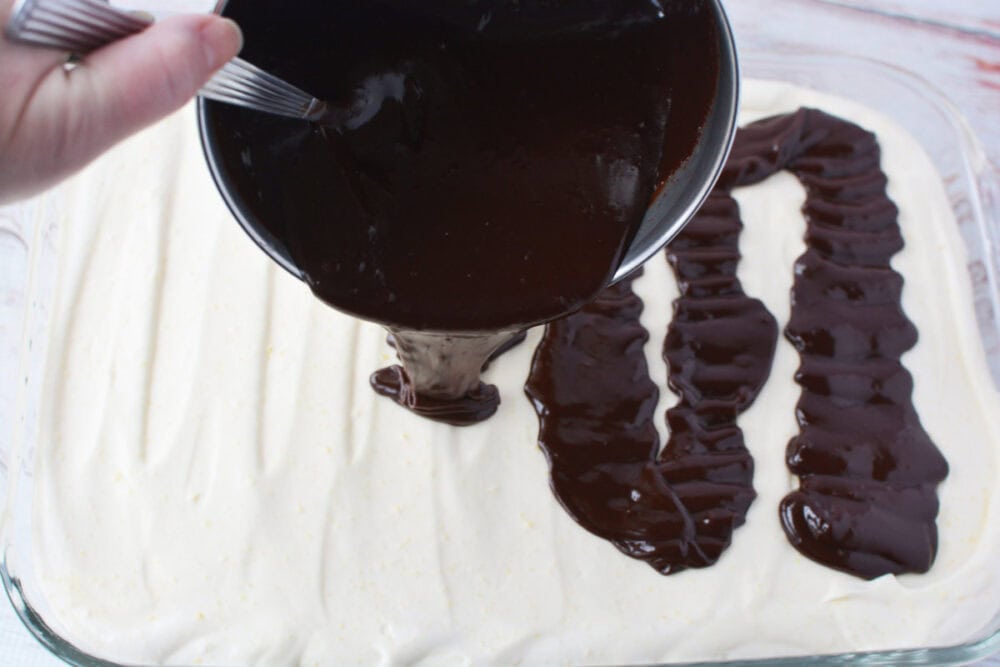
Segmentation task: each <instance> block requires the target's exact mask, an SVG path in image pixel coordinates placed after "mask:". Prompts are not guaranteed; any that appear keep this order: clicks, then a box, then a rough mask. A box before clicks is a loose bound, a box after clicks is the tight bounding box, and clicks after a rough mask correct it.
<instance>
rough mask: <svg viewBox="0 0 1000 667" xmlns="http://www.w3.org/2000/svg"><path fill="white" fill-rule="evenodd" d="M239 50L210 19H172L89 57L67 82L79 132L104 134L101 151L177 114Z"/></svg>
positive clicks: (225, 24)
mask: <svg viewBox="0 0 1000 667" xmlns="http://www.w3.org/2000/svg"><path fill="white" fill-rule="evenodd" d="M242 45H243V36H242V34H241V33H240V29H239V27H237V25H236V24H235V23H234V22H232V21H230V20H228V19H223V18H220V17H218V16H214V15H202V16H175V17H171V18H168V19H165V20H164V21H163V22H161V23H158V24H154V25H153V26H151V27H150V28H149V29H147V30H146V31H144V32H142V33H141V34H139V35H135V36H133V37H130V38H128V39H125V40H122V41H120V42H116V43H114V44H111V45H109V46H107V47H105V48H103V49H100V50H99V51H96V52H94V53H92V54H90V55H89V56H87V58H86V60H85V61H84V64H83V66H82V67H80V68H79V69H80V71H78V72H73V75H72V76H71V77H69V78H70V80H71V81H70V82H71V83H72V88H73V89H74V90H73V93H75V94H78V95H79V96H80V97H83V99H75V100H73V102H74V103H75V104H78V105H79V107H78V108H79V109H80V110H81V111H80V113H82V114H84V115H90V116H91V118H86V117H84V118H80V119H79V122H80V125H81V126H82V127H90V128H97V129H102V128H103V129H104V130H105V131H107V132H108V135H107V136H103V137H101V136H96V137H94V138H93V140H94V141H95V143H96V144H98V145H99V147H100V148H104V147H106V145H110V143H113V142H114V141H117V140H118V139H120V138H122V137H124V136H126V135H128V134H131V133H132V132H135V131H136V130H138V129H140V128H142V127H145V126H147V125H149V124H150V123H152V122H154V121H156V120H158V119H160V118H162V117H163V116H166V115H167V114H169V113H171V112H173V111H175V110H177V109H179V108H180V107H181V106H183V105H184V103H185V102H187V101H188V100H190V99H191V97H193V96H194V94H195V93H196V92H197V91H198V89H199V88H200V87H201V86H202V85H204V83H205V82H206V81H208V79H209V78H210V77H211V76H212V74H214V73H215V71H216V70H218V69H219V68H220V67H222V66H223V65H224V64H225V63H226V62H228V61H229V60H230V59H232V58H233V57H234V56H235V55H236V54H237V53H238V52H239V50H240V48H241V47H242Z"/></svg>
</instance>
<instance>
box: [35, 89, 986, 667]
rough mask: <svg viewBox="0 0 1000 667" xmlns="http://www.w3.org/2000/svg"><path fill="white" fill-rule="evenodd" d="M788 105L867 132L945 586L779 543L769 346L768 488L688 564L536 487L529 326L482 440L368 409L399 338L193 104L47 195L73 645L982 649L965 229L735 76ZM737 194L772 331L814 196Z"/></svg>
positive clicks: (909, 185) (785, 354) (51, 492)
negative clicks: (253, 221)
mask: <svg viewBox="0 0 1000 667" xmlns="http://www.w3.org/2000/svg"><path fill="white" fill-rule="evenodd" d="M800 106H812V107H817V108H822V109H824V110H826V111H829V112H831V113H834V114H836V115H839V116H842V117H844V118H846V119H848V120H851V121H854V122H856V123H858V124H860V125H862V126H864V127H866V128H868V129H870V130H872V131H874V132H876V133H877V135H878V138H879V141H880V143H881V146H882V152H883V162H882V164H883V168H884V170H885V171H886V173H887V174H888V175H889V179H890V182H889V196H890V197H891V198H892V199H893V200H894V201H895V202H896V204H897V205H898V206H899V209H900V215H899V223H900V225H901V227H902V230H903V235H904V238H905V239H906V248H905V249H904V250H903V251H902V252H900V253H899V254H898V255H897V256H896V257H895V258H894V259H893V262H892V264H893V267H894V268H896V269H897V270H898V271H899V272H900V273H902V274H903V276H904V277H905V280H906V285H905V288H904V290H903V307H904V310H905V311H906V314H907V316H908V317H909V318H910V319H911V320H912V321H913V322H914V324H915V325H916V326H917V328H918V330H919V332H920V341H919V343H918V345H917V346H916V347H915V348H914V349H913V350H912V351H910V352H908V353H907V354H906V355H905V356H904V357H903V360H902V361H903V364H904V365H905V366H906V367H907V368H908V369H909V370H910V371H911V372H912V374H913V376H914V382H915V388H914V396H913V400H914V404H915V406H916V409H917V411H918V413H919V415H920V418H921V420H922V423H923V426H924V428H925V429H926V430H927V432H928V434H929V435H930V437H931V438H932V439H933V441H934V442H935V443H936V444H937V446H938V447H939V448H940V449H941V451H942V453H943V454H944V456H945V457H946V458H947V460H948V463H949V466H950V473H949V475H948V477H947V479H946V480H945V481H944V482H943V483H942V484H941V486H940V487H939V497H940V501H941V509H940V514H939V516H938V529H939V536H940V547H939V551H938V554H937V559H936V562H935V564H934V566H933V567H932V569H931V570H930V572H929V573H927V574H925V575H919V576H915V575H905V576H899V577H895V576H885V577H882V578H879V579H876V580H874V581H871V582H866V581H862V580H860V579H856V578H854V577H851V576H849V575H846V574H843V573H840V572H836V571H833V570H831V569H828V568H826V567H823V566H821V565H819V564H817V563H815V562H813V561H811V560H808V559H807V558H805V557H804V556H802V555H800V554H799V553H798V552H797V551H795V549H793V548H792V547H791V546H790V544H789V543H788V542H787V540H786V538H785V536H784V534H783V532H782V529H781V525H780V522H779V519H778V511H777V508H778V504H779V502H780V501H781V498H782V497H784V496H785V495H786V494H787V493H788V492H789V491H791V490H793V489H794V488H796V486H797V478H795V477H793V476H792V475H791V474H790V473H789V472H788V470H787V468H786V465H785V460H784V453H785V445H786V444H787V443H788V441H789V439H790V438H791V437H792V436H793V435H794V434H795V433H796V432H797V427H796V422H795V412H794V411H795V403H796V400H797V399H798V396H799V387H798V386H797V385H796V384H795V383H794V381H793V375H794V372H795V369H796V367H797V365H798V355H797V354H796V352H795V351H794V349H793V348H792V347H791V346H790V345H789V344H788V342H787V341H785V340H784V339H783V338H782V339H780V340H779V341H778V348H777V352H776V356H775V362H774V366H773V369H772V371H771V376H770V379H769V380H768V382H767V383H766V384H765V385H764V387H763V389H762V390H761V393H760V395H759V397H758V399H757V401H756V403H754V405H753V406H752V407H751V408H750V409H749V410H748V411H747V412H746V413H745V414H744V415H742V417H741V418H740V422H739V423H740V425H741V426H742V428H743V430H744V434H745V439H746V444H747V447H748V449H749V450H750V452H751V454H752V455H753V457H754V460H755V474H754V477H753V484H754V487H755V489H756V491H757V494H758V496H757V498H756V500H755V501H754V502H753V504H752V505H751V507H750V509H749V512H748V514H747V520H746V524H745V525H744V526H743V527H741V528H739V529H738V530H736V532H735V533H734V535H733V543H732V546H731V547H730V548H729V549H728V551H726V552H725V553H724V554H723V556H722V557H721V559H720V560H719V562H718V563H717V564H715V565H714V566H712V567H709V568H706V569H701V570H689V571H685V572H682V573H680V574H676V575H672V576H661V575H660V574H658V573H657V572H655V571H654V570H653V569H652V568H650V567H648V566H647V565H646V564H644V563H642V562H640V561H636V560H633V559H630V558H626V557H625V556H623V555H622V554H621V553H619V552H618V551H617V550H616V549H615V548H614V547H613V546H611V545H610V544H609V543H607V542H605V541H604V540H602V539H599V538H597V537H595V536H593V535H591V534H590V533H588V532H586V531H585V530H583V529H582V528H581V527H580V526H579V525H578V524H576V523H575V522H574V521H573V519H571V518H570V517H569V516H568V515H567V514H566V513H565V512H564V511H563V510H562V508H561V507H560V506H559V504H558V503H557V501H556V500H555V498H554V497H553V495H552V493H551V491H550V490H549V485H548V484H549V481H548V473H547V466H546V461H545V458H544V456H543V455H542V454H541V452H540V451H539V450H538V447H537V445H536V437H537V434H538V421H537V418H536V415H535V413H534V411H533V409H532V407H531V405H530V404H529V403H528V400H527V399H526V398H525V396H524V392H523V387H524V382H525V378H526V377H527V373H528V368H529V364H530V360H531V355H532V352H533V350H534V347H535V345H536V344H537V342H538V340H539V336H540V331H538V330H534V331H531V332H530V333H529V336H528V340H527V341H526V342H525V343H524V344H522V345H521V346H519V347H517V348H515V349H514V350H512V351H510V352H508V353H506V354H505V355H504V356H503V357H502V358H501V359H500V360H498V361H497V362H496V363H494V364H493V365H492V366H491V367H490V369H489V370H488V371H487V373H486V375H485V379H486V381H488V382H492V383H495V384H496V385H497V386H498V387H499V389H500V392H501V396H502V400H503V402H502V404H501V406H500V408H499V411H498V413H497V414H496V416H495V417H493V418H492V419H490V420H488V421H486V422H483V423H481V424H477V425H475V426H471V427H467V428H454V427H449V426H444V425H441V424H437V423H433V422H430V421H427V420H423V419H420V418H419V417H416V416H414V415H413V414H411V413H409V412H407V411H405V410H403V409H402V408H400V407H399V406H397V405H395V404H394V403H392V402H391V401H388V400H385V399H384V398H380V397H379V396H377V395H376V394H375V393H374V392H373V391H372V390H371V388H370V386H369V383H368V377H369V374H370V373H371V372H372V371H373V370H374V369H376V368H378V367H380V366H384V365H386V364H387V363H390V362H391V361H392V360H393V357H394V353H393V351H392V350H391V348H389V347H388V345H386V343H385V336H384V334H383V332H382V330H381V329H380V328H379V327H377V326H376V325H373V324H369V323H365V322H361V321H358V320H355V319H352V318H350V317H347V316H345V315H342V314H340V313H338V312H336V311H334V310H332V309H330V308H328V307H326V306H325V305H323V304H322V303H320V302H319V301H318V300H317V299H316V298H314V297H313V296H312V294H311V293H310V292H309V290H308V289H307V288H306V287H305V285H303V284H301V283H299V282H298V281H296V280H294V279H293V278H291V277H290V276H289V275H287V274H285V273H284V272H282V270H281V269H279V268H278V267H277V266H276V265H274V264H273V263H272V262H271V261H270V260H268V259H267V258H266V257H265V256H264V254H263V253H261V252H260V251H259V250H258V249H257V248H256V247H255V246H254V245H253V243H252V242H251V241H250V240H249V239H248V238H247V237H246V236H245V235H244V234H243V232H242V231H241V230H240V229H239V227H238V226H237V225H236V223H235V222H234V221H233V219H232V217H231V215H230V214H229V213H228V211H227V210H226V208H225V206H224V205H223V203H222V200H221V198H220V197H219V195H218V194H217V192H216V190H215V188H214V186H213V184H212V182H211V179H210V177H209V175H208V171H207V168H206V166H205V164H204V159H203V157H202V154H201V150H200V147H199V145H198V140H197V130H196V126H195V121H194V115H193V113H192V112H191V109H187V110H185V111H183V112H181V113H179V114H178V115H176V116H174V117H172V118H171V119H169V120H167V121H165V122H163V123H161V124H160V125H158V126H156V127H155V128H153V129H151V130H149V131H147V132H145V133H143V134H141V135H139V136H137V137H135V138H133V139H131V140H129V141H128V142H126V143H125V144H123V145H121V146H120V147H119V148H117V149H115V150H114V151H113V152H112V153H110V154H108V155H106V156H105V157H103V158H102V159H101V160H100V161H99V162H97V163H96V164H94V165H93V166H92V167H91V168H89V169H88V170H87V171H85V172H84V173H82V174H81V175H79V176H78V177H77V178H75V179H74V180H73V181H71V182H70V183H68V184H66V185H65V186H64V187H62V188H61V189H60V190H59V191H58V192H57V193H55V194H54V195H53V197H54V204H55V205H56V206H57V207H58V209H59V210H60V211H61V216H62V235H61V241H60V243H61V249H60V265H59V274H58V279H57V284H58V286H57V291H56V296H55V299H56V303H55V309H54V310H55V315H54V319H53V322H52V325H51V332H52V333H51V340H50V344H49V345H50V347H49V352H48V355H49V357H48V365H47V369H48V370H47V377H46V382H45V389H44V396H43V410H42V422H41V431H40V433H41V435H40V440H39V446H38V451H37V461H36V464H37V466H36V474H37V487H36V498H35V505H34V511H35V516H34V526H35V531H36V534H35V538H36V540H35V556H36V559H37V562H36V567H37V569H38V573H39V575H40V579H41V581H42V583H43V587H44V591H45V594H46V597H47V599H48V602H49V603H50V604H51V606H52V608H53V610H54V611H55V613H56V620H57V621H58V625H59V626H60V628H59V629H60V630H62V631H64V632H65V633H66V634H67V635H68V636H69V637H70V638H71V639H72V640H73V641H75V642H76V643H78V645H79V646H80V647H81V648H84V649H86V650H88V651H91V652H93V653H94V654H96V655H99V656H101V657H105V658H109V659H114V660H117V661H123V662H143V663H152V664H160V663H166V664H206V665H268V666H271V665H276V666H278V665H280V666H298V665H303V666H305V665H310V666H311V665H423V666H425V667H430V666H432V665H510V664H523V665H559V664H565V665H571V664H572V665H586V664H623V663H649V662H666V661H675V660H712V659H727V658H736V657H762V656H777V655H801V654H815V653H833V652H843V651H862V650H873V649H890V648H902V647H914V646H936V645H946V644H954V643H958V642H960V641H962V640H965V639H969V638H974V637H976V636H978V634H979V633H980V632H981V631H982V630H983V628H984V626H985V625H986V624H987V623H988V622H989V621H990V620H991V619H992V617H993V616H994V615H995V614H996V613H997V611H998V607H1000V603H998V602H997V601H998V600H1000V569H998V568H997V567H996V558H997V555H998V554H1000V494H997V493H996V492H995V491H994V489H995V487H996V479H997V476H998V473H1000V471H998V469H997V468H998V459H997V457H998V452H1000V424H997V423H996V420H995V418H991V416H994V417H995V415H997V414H1000V396H998V393H997V390H996V387H995V386H994V385H993V383H992V381H991V379H990V377H989V375H988V371H987V367H986V362H985V357H984V353H983V351H982V344H981V342H980V339H979V337H978V333H977V329H976V324H975V317H974V314H973V310H972V295H971V290H970V286H969V278H968V275H967V272H966V267H965V257H964V250H963V247H962V243H961V240H960V238H959V235H958V232H957V229H956V224H955V220H954V218H953V215H952V213H951V209H950V207H949V204H948V200H947V197H946V195H945V191H944V189H943V187H942V184H941V182H940V180H939V177H938V176H937V174H936V172H935V171H934V168H933V165H932V164H931V163H930V161H929V159H928V158H927V157H926V155H925V154H924V153H923V152H922V150H921V149H920V148H919V146H918V144H916V143H915V141H914V140H913V139H911V138H910V137H909V136H908V135H907V134H905V133H904V131H903V130H901V129H900V128H899V127H897V126H896V125H894V124H893V123H892V122H890V121H889V120H887V119H886V118H884V117H882V116H880V115H877V114H875V113H872V112H871V111H868V110H866V109H864V108H862V107H860V106H858V105H856V104H854V103H852V102H849V101H846V100H842V99H837V98H833V97H828V96H825V95H820V94H817V93H813V92H809V91H806V90H802V89H796V88H792V87H790V86H787V85H784V84H773V83H764V82H748V83H747V84H746V86H745V91H744V99H743V110H742V115H741V122H747V121H750V120H754V119H757V118H760V117H763V116H767V115H772V114H775V113H783V112H788V111H793V110H795V109H796V108H798V107H800ZM735 195H736V197H737V199H738V201H739V202H740V204H741V207H742V214H743V220H744V222H745V224H746V229H745V231H744V232H743V235H742V237H741V250H742V252H743V255H744V259H743V261H742V263H741V264H740V267H739V278H740V280H741V282H742V284H743V287H744V289H745V291H746V293H747V294H748V295H750V296H753V297H757V298H760V299H761V300H763V301H764V303H765V304H766V305H767V307H768V309H769V310H770V311H771V312H772V313H773V314H774V315H775V317H776V318H777V320H778V324H779V326H781V327H784V325H785V324H786V322H787V319H788V313H789V307H790V304H789V288H790V287H791V285H792V280H793V271H792V266H793V263H794V261H795V258H796V257H798V256H799V255H800V254H801V253H802V251H803V247H804V246H803V241H802V236H803V232H804V230H805V223H804V221H803V219H802V216H801V213H800V212H799V207H800V206H801V204H802V202H803V200H804V192H803V190H802V188H801V186H800V185H799V184H798V182H797V181H796V180H795V178H794V177H793V176H791V175H789V174H778V175H776V176H774V177H772V178H770V179H768V180H767V181H766V182H765V183H763V184H761V185H758V186H754V187H750V188H745V189H740V190H737V191H736V192H735ZM571 251H572V248H571V246H569V245H568V246H567V252H571ZM634 287H635V290H636V292H637V293H638V294H639V295H640V296H641V297H642V299H643V301H644V302H645V310H644V313H643V316H642V322H643V324H644V325H645V327H646V328H647V329H648V330H649V331H650V341H649V343H648V344H647V346H646V353H647V354H646V356H647V361H648V364H649V368H650V372H651V374H652V377H653V379H654V380H655V381H656V382H657V383H658V384H659V385H660V391H661V398H660V407H659V408H658V425H659V427H660V428H661V429H665V428H666V426H665V424H664V421H663V412H664V411H665V409H666V408H667V407H669V406H670V405H672V404H673V403H674V402H675V401H676V396H675V395H674V394H673V393H672V392H671V391H670V390H669V389H668V388H667V386H666V376H667V370H666V366H665V363H664V362H663V360H662V358H661V356H660V352H661V346H662V343H663V336H664V334H665V331H666V326H667V323H668V321H669V318H670V312H671V301H672V300H673V299H674V298H675V297H676V295H677V288H676V286H675V283H674V279H673V277H672V276H671V275H670V272H669V270H668V267H667V265H666V262H665V260H664V258H663V256H662V255H658V256H657V257H655V258H654V259H652V260H651V261H650V262H648V263H647V265H646V271H645V273H644V275H643V276H642V277H641V278H640V279H638V280H637V281H636V282H635V285H634ZM661 440H665V438H662V437H661Z"/></svg>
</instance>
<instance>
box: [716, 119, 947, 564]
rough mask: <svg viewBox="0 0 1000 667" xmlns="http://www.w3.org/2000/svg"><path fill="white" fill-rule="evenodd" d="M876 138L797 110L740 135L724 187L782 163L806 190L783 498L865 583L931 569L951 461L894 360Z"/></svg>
mask: <svg viewBox="0 0 1000 667" xmlns="http://www.w3.org/2000/svg"><path fill="white" fill-rule="evenodd" d="M879 158H880V153H879V146H878V143H877V141H876V138H875V136H874V135H873V134H871V133H870V132H867V131H865V130H864V129H862V128H860V127H858V126H856V125H853V124H851V123H849V122H847V121H844V120H840V119H838V118H835V117H833V116H830V115H828V114H825V113H823V112H820V111H815V110H810V109H803V110H800V111H799V112H797V113H795V114H791V115H787V116H780V117H777V118H773V119H768V120H763V121H760V122H758V123H754V124H753V125H751V126H749V127H747V128H745V129H743V130H741V131H740V134H739V137H738V139H737V142H736V147H735V149H734V151H733V154H732V156H731V158H730V162H729V166H728V167H727V170H726V173H725V175H724V177H723V179H724V181H723V187H733V186H736V185H749V184H752V183H757V182H760V181H762V180H764V179H765V178H767V177H768V176H770V175H771V174H773V173H775V172H777V171H780V170H783V169H785V170H788V171H790V172H792V173H793V174H795V175H796V176H797V177H798V178H799V180H800V181H801V182H802V185H803V186H804V187H805V189H806V193H807V199H806V203H805V205H804V206H803V212H804V214H805V217H806V222H807V231H806V246H807V249H806V252H805V253H803V255H802V256H801V257H799V259H798V260H797V261H796V263H795V282H794V286H793V288H792V312H791V318H790V320H789V322H788V326H787V327H786V329H785V336H786V337H787V338H788V340H789V341H791V343H792V344H793V345H794V346H795V348H796V349H797V350H798V351H799V354H800V356H801V366H799V369H798V372H797V373H796V376H795V379H796V382H798V383H799V385H800V386H801V387H802V394H801V397H800V399H799V402H798V405H797V407H796V414H797V416H798V422H799V435H797V436H796V437H794V438H792V440H791V442H789V443H788V451H787V460H788V466H789V469H790V470H791V471H792V472H793V473H795V474H796V475H798V476H799V478H800V487H799V490H797V491H795V492H793V493H790V494H789V495H788V496H786V497H785V499H784V500H783V501H782V503H781V519H782V523H783V525H784V528H785V532H786V534H787V535H788V539H789V540H790V541H791V542H792V544H793V545H795V547H796V548H797V549H798V550H799V551H801V552H802V553H804V554H805V555H807V556H809V557H810V558H812V559H814V560H816V561H819V562H820V563H823V564H825V565H829V566H830V567H834V568H836V569H839V570H843V571H845V572H848V573H850V574H854V575H857V576H859V577H864V578H866V579H871V578H874V577H878V576H881V575H884V574H899V573H903V572H926V571H927V570H928V569H929V568H930V566H931V564H932V563H933V561H934V555H935V552H936V550H937V528H936V526H935V522H934V520H935V517H936V516H937V510H938V500H937V495H936V488H937V484H938V483H939V482H940V481H941V480H943V479H944V478H945V476H946V475H947V474H948V465H947V463H946V462H945V460H944V458H943V457H942V455H941V453H940V452H939V451H938V449H937V448H936V447H935V446H934V443H932V442H931V440H930V438H929V437H928V435H927V433H926V432H925V431H924V430H923V428H922V427H921V425H920V419H919V418H918V416H917V413H916V411H915V410H914V407H913V403H912V401H911V393H912V390H913V381H912V379H911V377H910V374H909V372H907V370H906V369H905V368H904V367H903V365H902V364H901V363H900V356H901V355H902V354H903V353H904V352H906V351H907V350H909V349H910V348H912V347H913V346H914V344H916V341H917V331H916V329H915V328H914V326H913V324H912V323H911V322H910V321H909V320H908V319H907V318H906V315H905V314H904V313H903V310H902V306H901V303H900V293H901V291H902V288H903V278H902V276H900V275H899V274H898V273H896V272H895V271H894V270H893V269H892V267H891V266H890V260H891V258H892V256H893V255H894V254H895V253H896V252H898V251H899V250H900V249H901V248H902V247H903V239H902V236H901V234H900V229H899V224H898V221H897V209H896V206H895V205H894V204H893V203H892V201H891V200H890V199H889V198H888V196H887V195H886V177H885V174H884V173H883V172H882V170H881V168H880V166H879Z"/></svg>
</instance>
